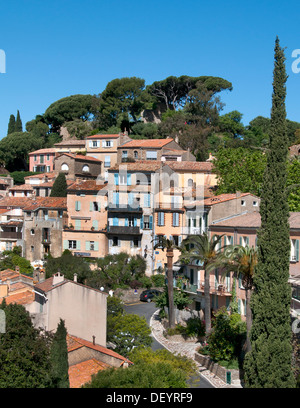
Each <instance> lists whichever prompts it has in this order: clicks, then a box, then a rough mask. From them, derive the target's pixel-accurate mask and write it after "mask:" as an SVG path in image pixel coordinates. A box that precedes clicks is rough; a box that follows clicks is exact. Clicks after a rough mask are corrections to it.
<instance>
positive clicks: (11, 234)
mask: <svg viewBox="0 0 300 408" xmlns="http://www.w3.org/2000/svg"><path fill="white" fill-rule="evenodd" d="M0 239H22V232H16V231H0Z"/></svg>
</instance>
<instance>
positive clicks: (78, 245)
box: [76, 241, 80, 249]
mask: <svg viewBox="0 0 300 408" xmlns="http://www.w3.org/2000/svg"><path fill="white" fill-rule="evenodd" d="M76 249H80V241H76Z"/></svg>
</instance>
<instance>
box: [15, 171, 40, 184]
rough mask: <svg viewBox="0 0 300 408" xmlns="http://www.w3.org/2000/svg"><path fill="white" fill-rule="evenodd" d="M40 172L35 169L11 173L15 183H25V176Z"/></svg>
mask: <svg viewBox="0 0 300 408" xmlns="http://www.w3.org/2000/svg"><path fill="white" fill-rule="evenodd" d="M37 174H40V173H38V172H33V171H13V172H12V173H10V174H9V175H10V176H11V177H12V178H13V179H14V184H25V178H24V177H28V176H32V175H37Z"/></svg>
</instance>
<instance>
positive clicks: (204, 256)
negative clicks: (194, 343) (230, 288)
mask: <svg viewBox="0 0 300 408" xmlns="http://www.w3.org/2000/svg"><path fill="white" fill-rule="evenodd" d="M222 237H223V235H220V236H216V237H215V238H214V239H210V238H209V236H208V234H207V233H204V234H202V235H192V236H189V237H188V238H186V239H185V240H184V241H183V242H182V248H184V247H187V246H189V247H190V249H189V250H188V251H187V250H186V249H185V250H184V249H183V251H182V254H181V256H180V260H182V261H183V262H185V263H186V262H187V260H188V261H189V262H194V261H200V262H202V264H203V269H204V299H205V312H204V316H205V330H206V335H209V334H210V332H211V310H210V282H209V277H210V272H211V271H213V270H214V269H216V268H217V267H218V266H220V259H221V248H218V246H219V244H220V242H221V239H222ZM191 244H192V245H191Z"/></svg>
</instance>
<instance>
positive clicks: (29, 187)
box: [8, 184, 33, 191]
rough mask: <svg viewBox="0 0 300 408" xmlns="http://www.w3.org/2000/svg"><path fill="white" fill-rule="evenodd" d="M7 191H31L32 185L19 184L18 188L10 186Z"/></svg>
mask: <svg viewBox="0 0 300 408" xmlns="http://www.w3.org/2000/svg"><path fill="white" fill-rule="evenodd" d="M8 190H9V191H11V190H14V191H18V190H21V191H22V190H33V187H32V184H21V185H19V186H12V187H10V188H9V189H8Z"/></svg>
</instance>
